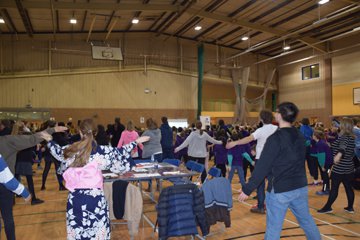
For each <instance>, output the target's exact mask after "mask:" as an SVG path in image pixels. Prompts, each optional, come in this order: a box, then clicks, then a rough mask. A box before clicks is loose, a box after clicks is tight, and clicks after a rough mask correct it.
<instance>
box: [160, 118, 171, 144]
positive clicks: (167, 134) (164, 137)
mask: <svg viewBox="0 0 360 240" xmlns="http://www.w3.org/2000/svg"><path fill="white" fill-rule="evenodd" d="M160 131H161V147H162V148H163V149H168V148H172V146H173V145H172V142H173V133H172V129H171V127H170V126H169V124H161V126H160Z"/></svg>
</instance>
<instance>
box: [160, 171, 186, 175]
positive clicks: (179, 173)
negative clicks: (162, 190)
mask: <svg viewBox="0 0 360 240" xmlns="http://www.w3.org/2000/svg"><path fill="white" fill-rule="evenodd" d="M181 174H186V173H183V172H180V171H175V172H163V175H181Z"/></svg>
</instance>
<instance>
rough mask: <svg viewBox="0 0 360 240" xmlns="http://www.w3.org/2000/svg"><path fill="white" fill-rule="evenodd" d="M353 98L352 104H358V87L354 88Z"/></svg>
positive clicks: (359, 96) (359, 97) (359, 100)
mask: <svg viewBox="0 0 360 240" xmlns="http://www.w3.org/2000/svg"><path fill="white" fill-rule="evenodd" d="M353 99H354V105H355V104H360V88H354V92H353Z"/></svg>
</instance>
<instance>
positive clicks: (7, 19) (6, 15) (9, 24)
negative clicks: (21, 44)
mask: <svg viewBox="0 0 360 240" xmlns="http://www.w3.org/2000/svg"><path fill="white" fill-rule="evenodd" d="M1 11H2V14H1V15H2V17H3V18H4V20H5V23H6V26H7V28H8V29H9V31H10V32H12V33H17V32H18V31H17V29H16V27H15V24H14V22H13V21H12V19H11V17H10V15H9V12H8V11H7V10H6V9H2V10H1Z"/></svg>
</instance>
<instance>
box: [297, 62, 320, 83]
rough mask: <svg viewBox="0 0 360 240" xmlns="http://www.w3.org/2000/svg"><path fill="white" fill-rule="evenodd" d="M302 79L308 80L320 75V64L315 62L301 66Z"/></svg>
mask: <svg viewBox="0 0 360 240" xmlns="http://www.w3.org/2000/svg"><path fill="white" fill-rule="evenodd" d="M301 76H302V80H308V79H312V78H318V77H320V71H319V64H313V65H310V66H306V67H303V68H301Z"/></svg>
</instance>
